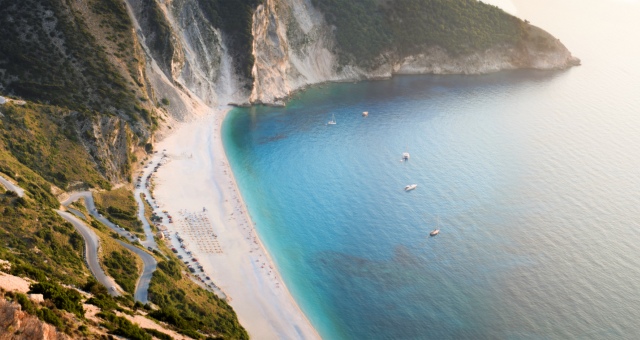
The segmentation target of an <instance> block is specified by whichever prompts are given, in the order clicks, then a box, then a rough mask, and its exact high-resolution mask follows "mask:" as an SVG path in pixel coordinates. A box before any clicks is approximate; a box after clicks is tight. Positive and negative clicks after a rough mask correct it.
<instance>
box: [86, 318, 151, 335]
mask: <svg viewBox="0 0 640 340" xmlns="http://www.w3.org/2000/svg"><path fill="white" fill-rule="evenodd" d="M97 315H98V316H99V317H101V318H103V319H104V320H106V321H107V322H105V323H103V326H105V327H106V328H107V329H108V330H109V333H111V334H115V335H120V336H123V337H126V338H128V339H131V340H151V339H152V337H151V335H149V334H148V333H147V332H145V330H144V329H142V328H140V327H138V325H134V324H133V323H131V321H129V320H127V319H125V318H123V317H121V316H117V315H115V314H113V313H111V312H101V313H98V314H97Z"/></svg>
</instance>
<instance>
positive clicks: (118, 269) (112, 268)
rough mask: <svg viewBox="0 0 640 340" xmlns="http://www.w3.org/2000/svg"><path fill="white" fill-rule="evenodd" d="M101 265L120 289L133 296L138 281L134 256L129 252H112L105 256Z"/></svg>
mask: <svg viewBox="0 0 640 340" xmlns="http://www.w3.org/2000/svg"><path fill="white" fill-rule="evenodd" d="M102 263H104V265H105V266H106V267H107V271H108V272H109V275H110V276H111V277H113V279H114V280H116V282H117V283H118V284H119V285H120V287H122V289H124V291H125V292H127V293H130V294H133V292H134V291H135V289H136V281H137V280H138V267H137V266H136V259H135V255H134V254H133V253H131V252H130V251H129V250H122V251H120V252H117V251H112V252H111V254H109V255H108V256H105V258H104V260H103V261H102Z"/></svg>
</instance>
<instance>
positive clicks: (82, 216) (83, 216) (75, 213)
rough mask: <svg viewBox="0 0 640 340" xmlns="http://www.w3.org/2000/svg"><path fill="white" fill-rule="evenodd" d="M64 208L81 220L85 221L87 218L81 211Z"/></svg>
mask: <svg viewBox="0 0 640 340" xmlns="http://www.w3.org/2000/svg"><path fill="white" fill-rule="evenodd" d="M66 208H67V210H69V212H70V213H72V214H74V215H76V216H78V217H80V218H81V219H83V220H86V219H87V216H86V215H85V214H84V213H83V212H82V211H80V210H76V209H73V208H69V207H66Z"/></svg>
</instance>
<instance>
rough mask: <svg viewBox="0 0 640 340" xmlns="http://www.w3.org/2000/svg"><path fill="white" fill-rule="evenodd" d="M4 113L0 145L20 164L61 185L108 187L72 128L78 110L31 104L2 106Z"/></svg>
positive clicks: (0, 123)
mask: <svg viewBox="0 0 640 340" xmlns="http://www.w3.org/2000/svg"><path fill="white" fill-rule="evenodd" d="M3 113H4V117H2V118H1V119H0V127H2V129H0V147H3V148H5V149H6V150H8V151H9V152H10V153H11V154H12V155H13V156H14V157H15V158H16V159H17V160H18V161H19V162H20V163H22V164H24V165H26V166H28V167H29V168H31V169H32V170H34V171H36V172H38V173H40V174H41V175H42V176H43V177H44V178H45V179H46V180H47V181H49V182H52V183H54V184H55V185H56V186H58V187H61V188H67V186H68V185H69V184H71V183H74V182H84V183H86V184H87V185H89V186H91V187H102V188H109V187H110V183H109V182H108V181H107V180H106V179H105V177H104V176H103V175H102V174H101V173H100V172H99V170H98V167H97V165H96V164H95V163H94V162H93V160H92V157H91V155H90V154H89V153H88V152H87V150H86V149H85V148H84V147H83V146H82V144H81V143H80V141H79V137H78V136H77V134H76V132H75V130H74V129H73V124H72V123H71V121H73V120H76V119H78V117H77V116H76V115H77V113H75V114H72V113H71V112H70V111H69V110H67V109H63V108H60V107H56V106H50V105H38V104H33V103H28V104H26V105H24V106H17V105H12V104H9V105H4V106H3Z"/></svg>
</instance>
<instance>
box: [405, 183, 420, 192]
mask: <svg viewBox="0 0 640 340" xmlns="http://www.w3.org/2000/svg"><path fill="white" fill-rule="evenodd" d="M417 187H418V185H417V184H409V185H407V186H406V187H404V191H410V190H413V189H415V188H417Z"/></svg>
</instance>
